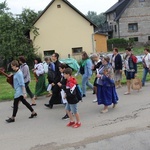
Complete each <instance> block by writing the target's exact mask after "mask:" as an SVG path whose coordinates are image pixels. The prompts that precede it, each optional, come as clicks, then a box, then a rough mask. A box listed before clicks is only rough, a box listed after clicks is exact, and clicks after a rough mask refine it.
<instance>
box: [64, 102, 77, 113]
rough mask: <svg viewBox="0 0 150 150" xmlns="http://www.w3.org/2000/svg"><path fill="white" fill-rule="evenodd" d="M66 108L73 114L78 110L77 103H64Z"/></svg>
mask: <svg viewBox="0 0 150 150" xmlns="http://www.w3.org/2000/svg"><path fill="white" fill-rule="evenodd" d="M65 109H66V110H68V111H71V112H72V113H73V114H76V113H77V112H78V111H77V104H68V103H67V104H66V107H65Z"/></svg>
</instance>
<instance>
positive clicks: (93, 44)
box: [92, 31, 98, 53]
mask: <svg viewBox="0 0 150 150" xmlns="http://www.w3.org/2000/svg"><path fill="white" fill-rule="evenodd" d="M96 33H98V31H96V32H94V33H92V50H93V53H95V43H94V35H95V34H96Z"/></svg>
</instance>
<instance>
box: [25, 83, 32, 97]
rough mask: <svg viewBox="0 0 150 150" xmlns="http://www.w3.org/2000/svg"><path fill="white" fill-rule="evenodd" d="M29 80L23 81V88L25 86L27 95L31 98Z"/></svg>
mask: <svg viewBox="0 0 150 150" xmlns="http://www.w3.org/2000/svg"><path fill="white" fill-rule="evenodd" d="M29 83H30V82H29V81H28V82H26V83H25V88H26V92H27V93H28V95H29V96H30V98H31V99H32V98H33V97H34V95H33V93H32V92H31V90H30V88H29Z"/></svg>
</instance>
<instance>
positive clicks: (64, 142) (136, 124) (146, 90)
mask: <svg viewBox="0 0 150 150" xmlns="http://www.w3.org/2000/svg"><path fill="white" fill-rule="evenodd" d="M124 92H126V87H125V86H124V87H122V88H121V89H117V93H118V95H119V103H118V105H117V107H116V108H115V109H113V108H112V106H110V107H109V112H108V113H105V114H101V113H100V111H101V110H102V109H103V106H98V105H97V103H93V102H92V101H93V100H94V99H95V95H93V94H92V91H88V93H87V97H86V98H84V99H83V102H80V103H79V113H80V118H81V123H82V126H81V127H80V128H77V129H74V128H72V127H66V124H67V123H68V121H69V120H67V121H64V120H61V118H62V117H63V116H64V115H65V110H64V106H63V105H55V106H54V108H53V109H49V108H46V107H45V106H44V104H45V103H47V102H48V100H49V98H46V97H39V98H38V100H37V106H35V107H34V108H35V111H36V112H37V113H38V116H37V118H34V119H28V117H29V116H30V111H29V110H28V109H27V108H26V107H25V106H24V105H23V104H21V103H20V104H19V111H18V114H17V117H16V121H15V122H14V123H10V124H8V123H6V122H5V119H7V117H8V116H9V117H10V116H11V114H12V108H11V106H12V103H13V102H12V101H7V102H1V103H0V150H150V83H147V84H146V86H145V87H143V88H142V89H141V91H140V92H137V91H132V93H131V94H130V95H124ZM28 101H29V102H30V100H29V99H28Z"/></svg>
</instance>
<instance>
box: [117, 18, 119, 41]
mask: <svg viewBox="0 0 150 150" xmlns="http://www.w3.org/2000/svg"><path fill="white" fill-rule="evenodd" d="M117 23H118V38H119V39H120V24H119V20H118V21H117Z"/></svg>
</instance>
